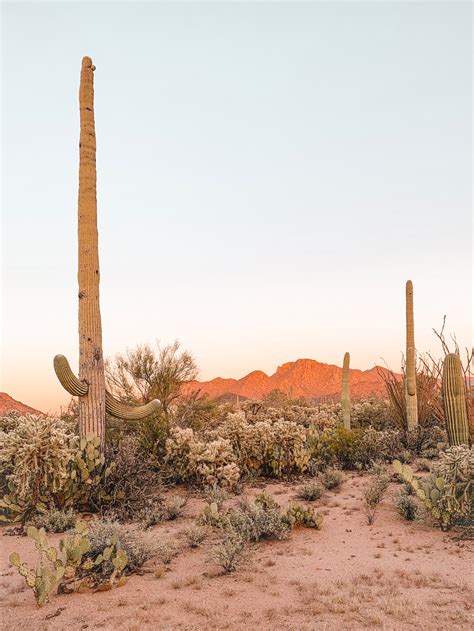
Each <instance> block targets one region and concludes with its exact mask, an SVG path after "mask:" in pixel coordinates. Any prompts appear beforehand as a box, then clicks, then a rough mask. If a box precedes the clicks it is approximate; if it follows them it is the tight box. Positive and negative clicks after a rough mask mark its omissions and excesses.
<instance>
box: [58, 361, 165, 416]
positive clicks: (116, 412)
mask: <svg viewBox="0 0 474 631" xmlns="http://www.w3.org/2000/svg"><path fill="white" fill-rule="evenodd" d="M54 371H55V373H56V375H57V377H58V379H59V381H60V383H61V385H62V386H63V388H64V389H65V390H66V391H67V392H69V394H72V395H73V396H75V397H83V396H85V395H86V394H87V391H88V389H89V387H88V385H87V384H86V383H84V382H83V381H80V380H79V379H78V378H77V377H76V375H75V374H74V373H73V372H72V370H71V367H70V365H69V362H68V360H67V359H66V357H64V355H56V356H55V358H54ZM160 407H161V404H160V402H159V401H158V399H154V400H153V401H150V403H147V404H146V405H139V406H133V405H127V404H126V403H121V402H120V401H117V399H115V398H114V396H113V395H112V394H111V393H110V392H108V391H107V390H106V391H105V409H106V411H107V413H108V414H110V415H111V416H114V417H115V418H119V419H122V420H126V421H139V420H141V419H144V418H147V417H148V416H151V415H152V414H156V413H157V412H158V411H159V409H160Z"/></svg>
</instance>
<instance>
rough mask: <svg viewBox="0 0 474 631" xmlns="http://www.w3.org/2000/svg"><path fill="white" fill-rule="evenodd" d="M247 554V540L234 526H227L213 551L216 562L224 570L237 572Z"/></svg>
mask: <svg viewBox="0 0 474 631" xmlns="http://www.w3.org/2000/svg"><path fill="white" fill-rule="evenodd" d="M245 554H246V544H245V540H244V539H243V538H242V537H241V536H240V534H239V533H238V532H237V531H236V530H234V529H233V528H225V529H224V530H223V531H222V533H221V537H220V541H219V543H218V544H217V545H216V546H215V547H214V549H213V551H212V557H213V559H214V561H216V563H218V564H219V565H221V566H222V568H223V569H224V572H226V573H227V574H230V573H231V572H235V570H236V569H237V568H238V567H239V565H240V564H241V563H242V561H243V560H244V558H245Z"/></svg>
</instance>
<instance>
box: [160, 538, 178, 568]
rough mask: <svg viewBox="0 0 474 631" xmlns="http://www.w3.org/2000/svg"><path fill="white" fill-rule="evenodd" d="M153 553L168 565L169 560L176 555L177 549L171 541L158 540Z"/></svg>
mask: <svg viewBox="0 0 474 631" xmlns="http://www.w3.org/2000/svg"><path fill="white" fill-rule="evenodd" d="M154 552H155V555H156V556H157V557H158V559H160V561H162V563H164V564H165V565H169V564H170V563H171V561H172V560H173V559H174V558H175V556H177V554H178V550H177V549H176V546H175V545H174V543H173V542H172V541H169V540H168V541H166V540H165V541H160V542H158V543H157V544H156V546H155V550H154Z"/></svg>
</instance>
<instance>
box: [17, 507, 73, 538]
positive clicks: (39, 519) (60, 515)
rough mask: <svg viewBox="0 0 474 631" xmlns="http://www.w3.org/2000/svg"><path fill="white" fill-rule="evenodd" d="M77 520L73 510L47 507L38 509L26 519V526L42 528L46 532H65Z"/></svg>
mask: <svg viewBox="0 0 474 631" xmlns="http://www.w3.org/2000/svg"><path fill="white" fill-rule="evenodd" d="M76 521H77V514H76V513H74V511H73V510H71V509H69V510H67V511H66V510H61V509H58V508H47V509H44V510H40V511H39V512H38V513H36V514H35V515H33V517H31V519H29V520H28V522H27V526H35V527H36V528H44V529H45V531H46V532H66V530H70V529H71V528H74V524H75V523H76Z"/></svg>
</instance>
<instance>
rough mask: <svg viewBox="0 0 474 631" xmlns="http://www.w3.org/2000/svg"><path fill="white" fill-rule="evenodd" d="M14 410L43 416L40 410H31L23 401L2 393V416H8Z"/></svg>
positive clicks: (0, 394)
mask: <svg viewBox="0 0 474 631" xmlns="http://www.w3.org/2000/svg"><path fill="white" fill-rule="evenodd" d="M12 410H14V411H16V412H21V413H22V414H27V413H28V414H41V412H40V411H39V410H35V409H34V408H31V407H30V406H29V405H25V404H24V403H22V402H21V401H16V400H15V399H12V397H11V396H10V395H9V394H7V393H6V392H0V416H1V415H2V414H6V413H7V412H11V411H12Z"/></svg>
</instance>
